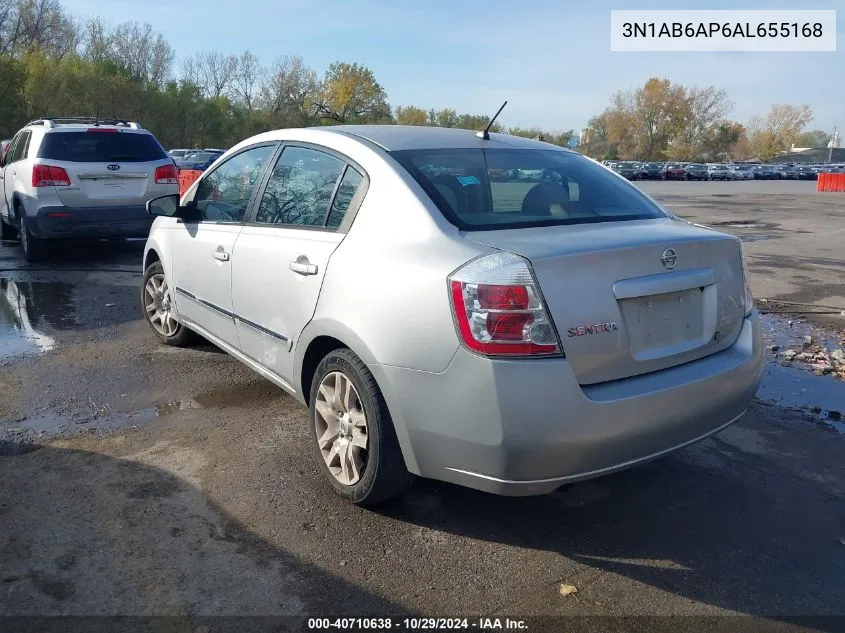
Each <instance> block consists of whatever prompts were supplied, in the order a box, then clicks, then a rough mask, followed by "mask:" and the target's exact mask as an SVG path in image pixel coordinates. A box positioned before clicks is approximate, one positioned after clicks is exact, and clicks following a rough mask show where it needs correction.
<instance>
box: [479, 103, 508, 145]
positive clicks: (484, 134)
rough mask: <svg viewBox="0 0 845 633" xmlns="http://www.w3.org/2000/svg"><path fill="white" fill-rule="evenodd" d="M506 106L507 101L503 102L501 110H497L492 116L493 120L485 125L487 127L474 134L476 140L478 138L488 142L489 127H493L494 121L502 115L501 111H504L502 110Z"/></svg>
mask: <svg viewBox="0 0 845 633" xmlns="http://www.w3.org/2000/svg"><path fill="white" fill-rule="evenodd" d="M506 105H508V102H507V101H505V102H504V103H503V104H502V107H501V108H499V109H498V110H496V114H494V115H493V118H492V119H490V122H489V123H488V124H487V127H486V128H484V129H483V130H482V131H481V132H476V133H475V135H476V136H477V137H478V138H480V139H481V140H482V141H489V140H490V134H489V132H490V127H491V126H492V125H493V123H495V122H496V119H497V118H498V117H499V115H500V114H501V113H502V110H504V109H505V106H506Z"/></svg>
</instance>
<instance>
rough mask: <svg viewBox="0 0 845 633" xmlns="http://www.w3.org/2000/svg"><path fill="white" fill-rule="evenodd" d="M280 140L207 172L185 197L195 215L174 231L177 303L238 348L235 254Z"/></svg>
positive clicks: (181, 312) (185, 313)
mask: <svg viewBox="0 0 845 633" xmlns="http://www.w3.org/2000/svg"><path fill="white" fill-rule="evenodd" d="M276 148H277V144H276V143H269V144H263V145H256V146H252V147H248V148H246V149H244V150H242V151H240V152H238V153H237V154H234V155H232V156H230V157H229V158H228V159H227V160H226V161H224V162H222V163H220V164H219V165H218V166H217V167H215V168H214V169H213V170H211V171H209V172H207V173H206V174H204V175H203V177H202V179H201V180H200V182H199V184H198V185H197V188H196V189H195V190H194V195H193V199H192V201H187V200H186V202H188V203H189V205H190V208H192V209H194V210H195V213H196V215H195V216H194V217H192V218H189V219H186V220H185V221H183V222H180V224H179V225H178V226H177V228H176V230H175V231H174V233H173V280H172V285H173V286H174V287H175V292H176V306H177V308H178V310H179V315H180V316H181V317H182V318H183V319H184V320H186V321H189V322H190V323H192V324H194V325H197V326H199V327H200V328H201V329H203V330H205V331H206V332H208V333H210V334H211V335H213V336H216V337H217V338H219V339H221V340H222V341H223V342H225V343H228V344H229V345H232V346H233V347H238V334H237V330H236V328H235V321H234V314H233V311H232V258H233V255H234V250H235V248H234V247H235V240H236V239H237V238H238V235H239V234H240V232H241V230H242V229H243V223H244V218H245V217H246V213H247V209H248V208H249V205H250V203H251V201H252V199H253V197H254V196H255V193H256V190H257V189H258V184H259V182H260V179H261V177H262V176H263V173H264V170H265V168H266V166H267V163H268V162H269V159H270V157H271V156H272V155H273V153H274V152H275V151H276Z"/></svg>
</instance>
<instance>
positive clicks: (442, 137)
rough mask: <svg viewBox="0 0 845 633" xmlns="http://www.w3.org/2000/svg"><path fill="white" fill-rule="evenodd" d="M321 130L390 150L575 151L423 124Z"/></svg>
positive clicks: (519, 139)
mask: <svg viewBox="0 0 845 633" xmlns="http://www.w3.org/2000/svg"><path fill="white" fill-rule="evenodd" d="M318 129H319V130H321V131H327V132H333V133H336V134H344V135H347V136H355V137H358V138H362V139H366V140H368V141H370V142H371V143H375V144H376V145H378V146H379V147H381V148H382V149H385V150H387V151H389V152H393V151H399V150H408V149H472V148H487V149H545V150H549V149H551V150H561V151H571V150H567V149H565V148H562V147H559V146H557V145H552V144H551V143H544V142H542V141H536V140H534V139H530V138H524V137H522V136H512V135H510V134H496V133H491V134H490V139H489V140H486V141H485V140H482V139H480V138H478V137H477V136H476V130H463V129H460V128H446V127H428V126H422V125H334V126H328V127H321V128H318Z"/></svg>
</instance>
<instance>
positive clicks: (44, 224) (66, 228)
mask: <svg viewBox="0 0 845 633" xmlns="http://www.w3.org/2000/svg"><path fill="white" fill-rule="evenodd" d="M153 220H155V218H154V217H152V216H151V215H150V214H149V213H147V209H146V208H145V207H143V206H130V207H77V208H71V207H63V206H55V207H41V208H40V209H38V211H37V213H36V214H35V216H34V217H33V216H30V215H27V222H28V224H29V227H30V231H31V232H32V234H33V235H34V236H35V237H38V238H42V239H44V238H72V237H147V235H149V233H150V227H151V226H152V224H153Z"/></svg>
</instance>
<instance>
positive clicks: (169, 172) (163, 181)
mask: <svg viewBox="0 0 845 633" xmlns="http://www.w3.org/2000/svg"><path fill="white" fill-rule="evenodd" d="M155 181H156V184H157V185H178V184H179V170H178V169H176V165H174V164H173V163H170V164H169V165H162V166H161V167H156V174H155Z"/></svg>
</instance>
